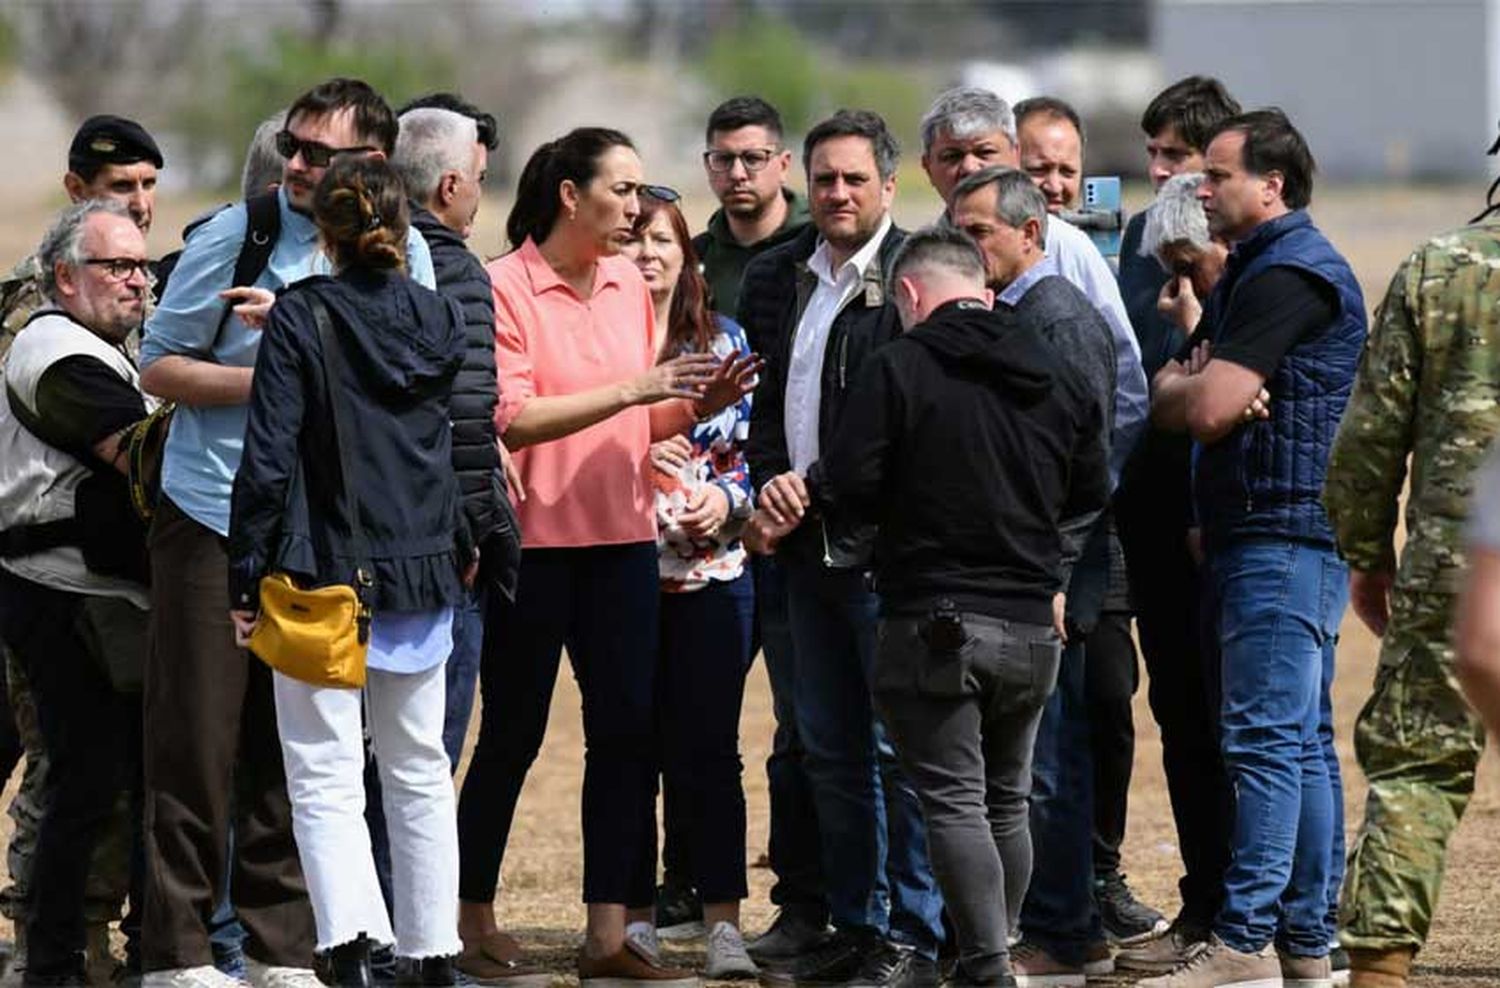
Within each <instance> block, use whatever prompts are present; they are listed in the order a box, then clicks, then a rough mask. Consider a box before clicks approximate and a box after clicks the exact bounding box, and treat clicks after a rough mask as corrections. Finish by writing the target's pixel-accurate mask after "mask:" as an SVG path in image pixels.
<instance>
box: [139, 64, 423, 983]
mask: <svg viewBox="0 0 1500 988" xmlns="http://www.w3.org/2000/svg"><path fill="white" fill-rule="evenodd" d="M286 121H287V122H286V127H285V129H284V130H283V131H282V132H281V133H280V134H279V135H278V136H277V141H276V146H277V150H278V151H279V152H280V153H281V155H282V156H283V157H284V158H285V159H286V167H285V169H284V171H283V174H282V182H281V186H280V188H279V189H278V191H277V197H278V210H279V232H278V234H277V239H276V242H275V244H274V246H273V248H272V250H271V252H270V256H269V258H268V259H267V262H266V264H265V267H264V269H263V270H262V271H261V272H260V274H259V276H258V277H257V278H256V279H255V281H254V284H253V285H250V286H244V285H238V286H237V285H232V284H231V281H232V280H233V275H234V270H235V267H236V261H237V258H238V257H239V254H240V251H241V247H242V245H243V243H244V240H245V237H246V231H247V228H248V218H247V217H248V214H247V211H246V208H245V205H244V204H243V203H242V204H239V205H236V206H233V207H230V208H228V209H225V210H223V211H221V212H220V213H218V214H217V215H215V216H214V217H213V218H211V219H209V220H208V221H207V222H206V223H204V224H203V225H202V226H200V227H198V228H197V229H196V230H194V231H193V233H192V235H191V236H190V237H189V238H188V241H187V244H186V245H185V246H184V247H183V251H182V256H181V259H180V260H179V261H178V263H177V267H176V269H175V270H174V271H173V274H172V278H171V279H170V281H169V282H168V284H167V288H166V292H165V294H164V295H163V297H162V299H161V302H160V304H159V305H158V307H157V309H156V311H155V313H154V314H153V315H152V317H151V318H150V320H149V321H148V322H147V325H146V332H145V339H144V342H143V343H142V346H141V367H142V371H141V382H142V385H143V387H145V389H146V390H147V391H149V392H151V393H153V394H157V395H159V396H161V397H162V398H166V399H169V400H172V401H175V402H177V411H176V413H175V415H174V416H173V419H172V425H171V432H170V434H169V435H168V438H167V443H166V448H165V452H164V455H163V461H162V478H161V497H160V500H159V501H158V503H157V505H156V510H155V514H154V516H153V518H152V522H151V532H150V536H149V548H150V553H151V565H152V578H153V579H152V586H151V602H152V616H153V622H152V629H151V644H150V649H149V654H148V657H147V662H146V677H145V679H146V685H145V690H146V695H145V720H146V730H145V790H146V812H145V824H144V827H145V831H146V834H145V845H146V847H145V852H146V873H147V885H146V891H145V901H146V925H145V931H144V936H143V940H144V967H145V970H146V972H147V973H146V978H145V980H146V983H147V984H149V985H153V986H154V985H181V986H193V988H197V986H210V988H211V986H216V985H226V986H227V985H232V984H238V982H236V981H234V980H233V979H231V978H229V977H228V976H227V975H224V974H221V973H220V972H219V971H218V970H216V969H215V968H214V966H213V964H212V959H213V954H212V951H211V948H210V945H209V935H208V925H209V921H210V919H211V917H212V916H213V913H214V909H215V906H216V904H217V903H218V902H219V900H220V898H221V895H222V893H223V887H222V886H223V884H224V876H225V863H226V862H225V854H226V849H227V834H228V831H229V828H230V814H231V812H233V813H234V814H235V817H234V821H233V827H234V835H235V840H234V853H235V859H236V860H235V863H234V871H233V881H232V882H231V883H230V898H231V901H232V904H233V906H234V910H235V913H236V915H237V916H238V918H239V920H240V923H241V924H242V925H243V926H244V928H245V931H246V934H247V940H246V942H245V954H246V957H247V960H248V965H247V966H248V969H249V974H250V978H251V981H252V982H253V983H255V984H260V985H265V984H274V985H278V986H280V985H296V984H309V985H310V984H315V983H316V981H315V979H314V978H313V974H312V971H311V970H310V968H311V966H312V959H313V949H314V942H315V931H314V928H313V917H312V910H311V909H310V908H309V906H308V903H307V890H306V886H305V884H304V882H303V879H302V872H301V868H300V866H299V864H298V860H297V848H296V844H295V842H294V840H293V837H292V823H291V807H290V803H289V801H288V798H287V792H286V780H285V776H284V774H283V771H282V762H281V747H280V742H279V740H278V738H277V734H276V715H275V707H274V704H273V701H272V695H271V676H270V671H269V669H268V668H267V667H266V666H264V665H263V664H261V663H260V662H259V661H258V660H256V659H255V658H254V657H253V656H251V655H250V653H249V652H247V651H245V650H243V649H240V648H237V647H236V646H235V645H234V634H233V628H232V627H231V625H230V621H229V612H228V609H227V605H226V601H227V600H228V596H227V594H228V589H227V585H226V581H227V578H228V563H227V561H226V559H225V555H224V548H223V546H224V542H223V540H224V537H225V535H226V534H227V532H228V530H229V501H230V492H231V489H232V487H233V484H234V475H235V472H236V471H237V469H238V467H239V460H240V451H241V446H242V439H243V435H244V431H245V414H246V404H247V402H248V401H249V398H250V387H251V378H252V374H253V370H254V365H255V355H256V351H257V349H258V345H259V342H260V330H259V329H257V328H254V325H252V324H255V323H258V319H257V316H258V315H262V314H263V313H264V311H265V310H266V309H267V308H268V307H269V304H270V301H271V298H272V292H274V291H275V290H277V289H280V288H283V287H285V286H287V285H289V284H292V283H293V282H296V281H298V280H300V279H302V278H305V277H307V276H308V275H311V274H315V273H324V272H326V271H327V269H328V265H327V260H326V258H324V257H323V256H322V255H321V254H320V253H319V250H318V232H317V227H316V226H315V225H314V224H313V221H312V217H311V215H310V214H311V211H312V199H313V193H314V190H315V189H316V188H317V185H318V182H319V180H320V179H321V178H322V177H323V173H324V171H325V170H326V169H327V168H328V166H329V165H330V164H331V163H332V162H333V160H334V158H336V157H339V156H341V155H349V154H359V155H380V156H384V155H389V154H390V153H391V151H392V150H393V147H394V145H395V140H396V131H397V123H396V116H395V114H394V113H392V112H391V108H390V107H389V106H388V105H387V104H386V102H385V100H383V99H382V98H381V97H380V95H379V94H378V93H376V92H375V91H374V90H373V89H371V88H370V87H369V86H368V85H367V84H365V83H363V82H360V81H358V80H353V79H331V80H329V81H328V82H325V83H323V84H321V85H319V86H317V87H315V88H313V89H311V90H309V91H308V92H307V93H305V94H303V95H302V96H300V97H299V98H298V99H297V100H296V102H294V103H293V104H292V105H291V108H290V109H289V110H288V111H287V116H286ZM407 269H408V271H409V272H410V273H411V275H412V277H414V278H416V279H417V280H418V281H420V282H422V283H423V284H425V285H427V286H428V287H431V286H432V285H433V271H432V263H431V258H430V256H429V254H428V250H427V246H426V244H425V243H424V242H423V240H422V238H421V235H420V234H419V233H417V232H416V231H415V230H412V231H411V233H410V236H409V238H408V240H407ZM247 317H248V319H249V321H247Z"/></svg>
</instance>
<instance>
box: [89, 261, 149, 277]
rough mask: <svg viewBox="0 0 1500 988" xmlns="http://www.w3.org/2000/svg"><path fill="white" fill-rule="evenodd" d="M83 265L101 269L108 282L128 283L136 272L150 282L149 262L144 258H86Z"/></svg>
mask: <svg viewBox="0 0 1500 988" xmlns="http://www.w3.org/2000/svg"><path fill="white" fill-rule="evenodd" d="M83 263H84V264H89V265H93V266H94V267H99V268H103V269H104V276H105V277H106V278H108V279H109V280H110V281H128V280H130V276H131V275H133V274H135V273H136V272H137V271H139V272H140V273H141V277H142V278H144V279H146V280H147V281H150V280H151V262H150V261H148V260H146V259H145V258H144V257H87V258H84V261H83Z"/></svg>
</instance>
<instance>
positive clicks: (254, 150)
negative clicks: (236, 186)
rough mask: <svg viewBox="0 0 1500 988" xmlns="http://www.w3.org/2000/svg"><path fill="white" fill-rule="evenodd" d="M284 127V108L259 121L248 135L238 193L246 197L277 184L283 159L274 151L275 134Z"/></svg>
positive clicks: (284, 165) (284, 160)
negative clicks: (248, 144)
mask: <svg viewBox="0 0 1500 988" xmlns="http://www.w3.org/2000/svg"><path fill="white" fill-rule="evenodd" d="M285 126H286V111H285V110H277V111H276V112H275V113H273V114H271V115H270V116H269V117H266V119H264V120H262V121H261V122H260V124H259V125H258V126H257V127H256V128H255V134H254V136H252V137H251V138H250V147H249V149H248V150H246V152H245V168H244V170H243V171H241V172H240V194H241V195H242V196H243V197H244V198H246V199H249V198H250V197H252V196H258V195H261V194H262V193H264V192H266V191H267V190H268V189H270V188H271V186H273V185H279V184H280V183H281V176H282V173H283V171H284V170H285V169H286V159H285V158H283V157H282V156H281V152H280V151H278V150H276V135H277V134H279V133H281V130H282V128H283V127H285Z"/></svg>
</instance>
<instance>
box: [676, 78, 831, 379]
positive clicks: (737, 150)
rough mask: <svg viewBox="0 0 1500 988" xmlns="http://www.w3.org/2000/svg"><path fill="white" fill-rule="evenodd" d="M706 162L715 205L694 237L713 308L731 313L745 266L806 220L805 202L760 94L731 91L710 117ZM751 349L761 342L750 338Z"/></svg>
mask: <svg viewBox="0 0 1500 988" xmlns="http://www.w3.org/2000/svg"><path fill="white" fill-rule="evenodd" d="M706 140H707V141H708V150H706V151H704V152H703V167H704V170H705V171H706V172H707V173H708V185H709V188H711V189H713V192H714V195H715V196H717V197H718V199H719V208H718V209H717V210H715V212H714V214H713V215H712V216H710V217H709V218H708V229H707V230H705V231H703V232H702V233H700V234H698V236H696V237H694V238H693V250H694V251H695V252H696V253H697V255H698V259H699V260H700V261H701V262H702V263H703V276H704V277H705V278H707V279H708V287H709V294H710V296H711V298H710V302H711V304H712V305H713V307H714V311H715V312H720V313H723V314H724V315H726V316H730V317H731V318H732V317H733V316H734V315H735V312H736V310H737V309H738V307H739V301H740V280H741V279H742V278H743V277H744V274H745V265H747V264H749V263H750V259H751V258H753V257H755V256H756V255H758V254H760V253H762V252H764V251H766V250H769V249H770V248H772V247H775V246H776V245H777V244H784V243H786V242H787V241H789V240H791V239H792V238H793V237H795V236H796V235H797V234H798V233H800V232H801V230H802V228H803V227H805V226H807V223H808V213H807V202H806V200H804V199H803V198H802V197H801V196H799V195H798V194H797V193H796V192H793V191H792V190H791V189H789V188H787V187H786V176H787V172H788V170H789V169H790V168H791V166H792V152H791V151H790V150H788V149H787V148H784V147H782V146H781V114H780V113H778V112H777V111H776V108H775V107H774V106H772V105H771V104H770V103H767V102H766V101H765V100H763V99H761V98H760V97H758V96H736V97H735V98H734V99H731V100H727V101H725V102H723V103H721V104H719V106H718V107H717V108H715V110H714V111H713V113H711V114H709V116H708V133H707V137H706ZM750 346H751V348H752V349H755V350H757V352H759V344H758V343H757V341H756V340H755V339H754V338H753V337H752V338H751V339H750Z"/></svg>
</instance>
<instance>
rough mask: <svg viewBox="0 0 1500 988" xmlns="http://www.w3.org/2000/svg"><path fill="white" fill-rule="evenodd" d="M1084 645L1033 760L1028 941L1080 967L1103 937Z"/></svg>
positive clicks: (1024, 913)
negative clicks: (1095, 862)
mask: <svg viewBox="0 0 1500 988" xmlns="http://www.w3.org/2000/svg"><path fill="white" fill-rule="evenodd" d="M1084 663H1085V654H1084V644H1083V641H1082V640H1081V639H1079V638H1076V637H1075V638H1074V640H1073V642H1072V643H1070V644H1069V645H1067V646H1066V647H1065V648H1064V649H1063V653H1062V662H1061V664H1060V665H1059V666H1058V670H1057V687H1056V688H1055V689H1054V690H1053V691H1052V695H1051V696H1050V697H1048V699H1047V705H1046V706H1045V707H1044V708H1042V721H1041V725H1040V727H1039V729H1038V730H1037V735H1036V745H1035V747H1034V748H1033V751H1032V762H1031V777H1032V781H1031V842H1032V849H1033V855H1034V860H1033V864H1032V869H1031V885H1030V887H1029V888H1028V889H1027V890H1026V901H1025V903H1024V904H1023V905H1022V908H1021V935H1022V937H1023V938H1024V939H1026V940H1028V941H1030V942H1032V943H1035V944H1037V945H1038V946H1040V947H1042V949H1044V950H1046V951H1047V953H1049V954H1051V955H1052V956H1053V957H1054V958H1056V959H1057V960H1058V961H1061V962H1062V963H1064V964H1071V965H1075V966H1081V965H1082V964H1083V961H1084V954H1085V953H1086V952H1087V950H1088V947H1089V945H1090V944H1091V943H1094V942H1096V941H1099V940H1103V939H1104V927H1103V923H1102V922H1101V920H1100V918H1099V909H1098V907H1097V906H1096V905H1095V902H1094V883H1093V879H1094V868H1093V864H1092V862H1093V846H1094V768H1093V755H1092V748H1091V746H1090V744H1089V718H1088V691H1087V688H1086V684H1087V677H1086V675H1085V673H1086V667H1085V664H1084Z"/></svg>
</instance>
